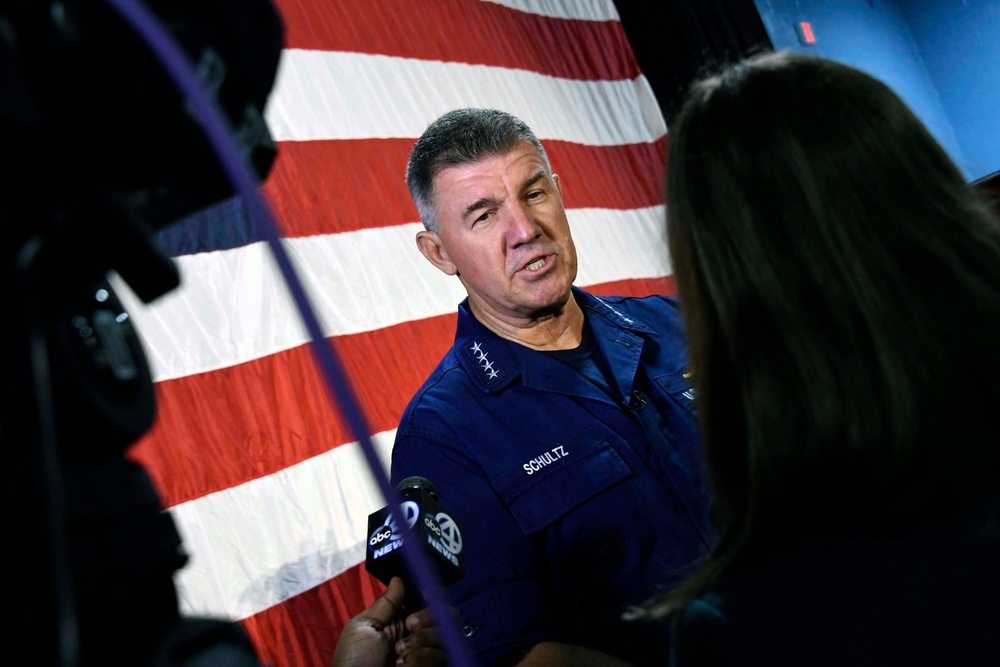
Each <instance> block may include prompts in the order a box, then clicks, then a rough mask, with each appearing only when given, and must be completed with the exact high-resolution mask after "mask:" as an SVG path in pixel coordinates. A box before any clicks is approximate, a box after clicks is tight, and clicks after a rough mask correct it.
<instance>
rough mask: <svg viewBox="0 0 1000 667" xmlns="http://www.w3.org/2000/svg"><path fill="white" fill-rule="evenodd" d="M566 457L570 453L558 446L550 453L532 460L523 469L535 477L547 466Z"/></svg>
mask: <svg viewBox="0 0 1000 667" xmlns="http://www.w3.org/2000/svg"><path fill="white" fill-rule="evenodd" d="M564 456H569V452H567V451H566V448H565V447H563V446H562V445H556V446H555V447H553V448H552V449H550V450H549V451H547V452H545V453H544V454H542V455H541V456H536V457H535V458H533V459H531V460H530V461H528V462H527V463H525V464H524V465H522V466H521V467H522V468H524V472H526V473H528V474H529V475H533V474H534V473H536V472H538V471H539V470H541V469H542V468H544V467H545V466H547V465H552V464H553V463H555V462H556V461H558V460H559V459H561V458H563V457H564Z"/></svg>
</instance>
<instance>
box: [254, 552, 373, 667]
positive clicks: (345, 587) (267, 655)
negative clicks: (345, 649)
mask: <svg viewBox="0 0 1000 667" xmlns="http://www.w3.org/2000/svg"><path fill="white" fill-rule="evenodd" d="M383 590H385V586H383V585H382V583H381V582H380V581H378V580H377V579H375V578H374V577H372V576H371V575H370V574H368V571H367V570H365V568H364V565H363V564H362V565H357V566H355V567H352V568H351V569H349V570H347V571H346V572H343V573H341V574H339V575H338V576H336V577H334V578H333V579H331V580H329V581H327V582H325V583H323V584H321V585H319V586H316V587H315V588H312V589H310V590H308V591H306V592H304V593H300V594H299V595H296V596H295V597H293V598H289V599H288V600H285V601H284V602H282V603H281V604H277V605H275V606H273V607H271V608H270V609H267V610H265V611H262V612H260V613H259V614H254V615H253V616H251V617H249V618H247V619H244V620H243V621H241V625H242V626H243V629H244V630H246V632H247V634H248V635H249V636H250V640H251V641H252V642H253V644H254V646H255V647H256V649H257V655H258V657H259V658H260V660H261V661H262V662H263V663H264V664H266V665H269V666H271V667H301V666H302V665H329V664H330V661H331V660H333V651H334V649H336V647H337V640H338V639H339V638H340V633H341V631H342V630H343V628H344V625H345V623H346V619H350V618H351V617H352V616H354V614H356V613H357V612H358V611H359V610H361V609H364V608H365V607H367V606H368V605H370V604H371V603H372V602H374V601H375V598H377V597H378V596H379V595H381V594H382V591H383ZM303 619H309V620H308V622H303Z"/></svg>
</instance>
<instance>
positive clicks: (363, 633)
mask: <svg viewBox="0 0 1000 667" xmlns="http://www.w3.org/2000/svg"><path fill="white" fill-rule="evenodd" d="M404 592H405V591H404V589H403V582H402V580H401V579H400V578H399V577H393V578H392V579H391V580H390V581H389V586H388V587H387V588H386V589H385V592H384V593H382V595H381V596H379V597H378V598H377V599H376V600H375V601H374V602H372V603H371V604H370V605H369V606H368V608H367V609H365V610H364V611H362V612H361V613H359V614H358V615H357V616H355V617H354V618H352V619H351V620H350V621H348V622H347V625H345V626H344V630H343V632H341V633H340V639H338V640H337V648H336V650H335V651H334V653H333V662H332V663H331V667H392V666H394V665H405V666H406V667H444V665H445V664H446V660H445V653H444V648H443V646H442V645H441V642H440V637H439V635H438V630H437V626H436V625H435V622H434V619H433V616H432V614H431V612H430V610H429V609H422V610H420V611H418V612H415V613H413V614H410V616H408V617H407V618H406V623H405V626H404V623H403V619H402V617H400V615H399V610H400V608H401V607H402V605H403V596H404ZM407 630H409V634H407V632H406V631H407Z"/></svg>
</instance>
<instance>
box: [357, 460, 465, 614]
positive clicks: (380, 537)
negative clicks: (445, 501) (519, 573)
mask: <svg viewBox="0 0 1000 667" xmlns="http://www.w3.org/2000/svg"><path fill="white" fill-rule="evenodd" d="M396 493H398V494H399V498H400V503H399V510H400V514H401V515H402V516H403V519H404V520H405V521H406V528H404V529H400V527H399V526H397V525H396V521H395V519H394V518H393V516H392V513H391V512H390V511H389V507H388V506H386V507H383V508H382V509H379V510H376V511H375V512H372V513H371V514H369V515H368V550H367V552H366V554H365V569H366V570H368V572H370V573H371V574H372V575H373V576H374V577H375V578H376V579H378V580H379V581H381V582H382V583H383V584H385V585H387V586H388V585H389V581H390V580H391V579H392V577H394V576H398V577H400V578H401V579H402V580H403V585H404V587H405V588H406V593H405V599H404V601H403V610H404V616H405V615H407V614H410V613H413V612H415V611H418V610H420V609H423V608H424V607H425V606H426V604H427V602H426V600H424V597H423V595H422V594H421V592H420V591H419V589H418V582H417V581H416V578H415V577H413V576H412V574H411V572H410V568H409V567H408V566H407V564H406V562H405V560H404V558H403V553H402V551H401V548H402V546H403V542H404V540H405V539H406V538H407V537H412V539H413V544H416V545H418V547H419V548H421V549H423V551H424V553H425V554H426V555H427V556H428V559H429V560H430V563H431V569H432V571H433V572H434V574H436V575H437V577H438V580H439V581H440V582H441V583H442V584H443V585H445V586H447V585H449V584H453V583H455V582H456V581H458V580H460V579H462V577H463V576H465V568H464V562H463V560H462V558H461V554H462V526H461V524H460V523H459V522H458V520H457V519H455V518H454V517H453V516H452V515H451V514H450V513H449V512H447V511H446V510H445V509H444V507H443V506H442V505H441V501H440V500H439V499H438V494H437V489H436V488H435V487H434V484H433V483H431V481H430V480H429V479H427V478H425V477H419V476H413V477H407V478H406V479H404V480H403V481H401V482H400V483H399V484H398V485H397V486H396Z"/></svg>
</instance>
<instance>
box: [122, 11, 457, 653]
mask: <svg viewBox="0 0 1000 667" xmlns="http://www.w3.org/2000/svg"><path fill="white" fill-rule="evenodd" d="M107 3H108V4H109V5H111V6H112V7H113V8H114V9H115V10H116V11H117V12H118V13H119V14H121V15H122V17H123V18H124V19H125V21H126V22H127V23H129V24H130V25H131V26H132V27H133V29H135V31H136V32H137V33H138V34H139V35H141V36H142V37H143V38H144V39H145V41H146V42H147V44H148V45H149V46H150V48H151V49H152V51H153V53H154V54H155V55H156V56H157V57H158V58H159V60H160V63H161V64H162V65H163V67H164V69H165V70H166V71H167V72H168V73H169V74H170V76H171V78H172V79H173V80H174V84H175V85H176V86H177V88H178V90H180V91H181V92H182V93H183V94H184V97H185V98H187V100H188V102H189V103H190V104H191V106H192V108H193V110H194V111H195V112H196V113H197V117H198V120H199V121H200V122H201V124H202V127H203V129H204V131H205V136H206V138H207V140H208V142H209V143H210V144H211V146H212V147H213V149H214V150H215V153H216V155H217V156H218V158H219V161H220V162H221V163H222V167H223V168H224V169H225V171H226V173H227V175H228V176H229V180H230V182H231V183H232V184H233V187H234V188H235V189H236V191H237V192H238V193H239V194H240V195H241V196H242V197H243V199H244V201H245V202H246V204H247V206H248V208H249V210H250V215H251V218H252V219H253V220H254V221H255V222H256V223H257V224H259V225H260V227H261V230H262V231H263V233H264V235H265V238H266V239H267V243H268V246H269V247H270V248H271V252H272V253H273V254H274V257H275V259H276V260H277V262H278V266H279V268H280V269H281V272H282V274H283V275H284V277H285V281H286V282H287V284H288V288H289V290H290V291H291V293H292V297H293V298H294V300H295V304H296V306H297V307H298V310H299V314H300V315H301V316H302V319H303V321H304V322H305V325H306V328H307V329H308V331H309V336H310V338H311V339H312V349H313V352H314V354H315V355H316V357H317V362H318V363H319V365H320V369H321V370H322V371H323V376H324V378H325V380H326V383H327V389H328V390H329V391H330V393H331V398H333V397H336V401H337V402H339V405H340V410H341V413H342V415H343V416H344V417H345V418H346V420H347V422H348V424H349V425H350V428H351V433H352V434H353V435H354V437H355V438H356V439H357V440H358V442H359V443H361V448H362V450H363V451H364V453H365V458H366V459H367V461H368V467H369V468H370V469H371V472H372V475H373V476H374V477H375V479H376V481H377V482H378V485H379V488H380V489H381V491H382V496H383V497H384V498H385V500H386V504H387V505H388V506H389V511H390V512H391V514H392V516H393V518H394V519H395V521H396V524H397V525H399V526H404V525H407V524H406V519H405V518H404V517H403V516H402V513H401V512H400V510H399V503H398V502H396V501H395V500H393V499H395V498H396V493H395V490H394V489H393V488H392V485H391V483H390V482H389V479H388V477H386V475H385V472H384V471H383V470H382V464H381V461H379V458H378V454H377V453H376V452H375V447H374V446H373V445H372V443H371V440H370V438H369V436H368V424H367V422H366V420H365V417H364V414H363V413H362V410H361V407H360V405H359V404H358V401H357V398H356V397H355V395H354V392H353V391H352V388H351V386H350V383H349V382H347V380H346V377H345V374H344V372H343V370H342V367H341V364H340V361H339V359H338V357H337V355H336V353H335V351H334V349H333V346H332V345H330V344H329V343H328V342H327V341H326V339H325V338H324V336H323V332H322V330H321V329H320V326H319V320H318V319H317V318H316V315H315V312H314V311H313V309H312V306H311V305H310V303H309V300H308V298H307V297H306V293H305V290H304V289H303V287H302V282H301V281H300V280H299V277H298V275H297V274H296V273H295V268H294V267H293V266H292V262H291V260H290V259H289V257H288V254H287V252H286V251H285V247H284V246H283V245H282V244H281V239H280V237H279V233H278V229H277V225H276V224H275V221H274V215H273V214H272V213H271V209H270V206H268V204H267V202H266V201H265V200H264V198H263V197H262V196H261V195H260V193H259V192H258V187H259V183H258V182H257V179H256V177H255V176H254V175H253V174H252V173H251V172H250V170H249V168H248V167H247V166H246V164H244V162H243V159H242V158H241V157H240V154H239V150H238V148H237V146H236V145H235V142H234V141H233V138H232V136H231V135H230V132H229V130H228V128H227V124H226V122H225V121H224V120H223V115H222V112H221V111H220V110H219V108H218V106H217V105H216V104H215V102H214V100H212V98H211V97H209V95H208V94H207V93H206V92H205V91H204V89H203V88H202V86H201V83H200V82H199V81H198V77H197V75H196V74H195V71H194V68H193V67H192V66H191V63H190V61H189V60H188V58H187V55H186V54H185V53H184V51H183V50H182V49H181V48H180V47H179V46H178V45H177V44H176V42H175V41H174V39H173V38H172V37H171V36H170V34H169V33H168V32H167V31H166V30H165V29H164V28H163V27H162V26H161V25H160V22H159V20H158V19H157V18H156V16H155V15H154V14H152V13H151V12H150V11H149V9H147V8H146V6H145V5H144V4H143V3H142V2H140V0H107ZM414 544H415V542H414V541H413V540H405V541H404V542H403V557H404V560H405V562H406V564H407V565H408V566H409V568H410V570H411V571H412V572H413V573H414V575H415V576H416V579H417V581H416V582H409V585H410V586H412V585H414V583H415V584H416V585H418V586H419V587H420V589H421V590H423V591H424V592H425V594H426V596H427V598H428V599H427V602H428V604H429V606H430V608H431V610H432V611H433V612H434V617H435V620H436V622H437V625H438V627H439V629H440V630H441V638H442V639H443V640H444V648H445V650H446V652H447V655H448V657H449V659H450V661H451V664H454V665H456V666H457V667H473V665H474V663H473V662H472V660H471V657H470V656H469V653H468V649H467V648H466V645H465V642H464V640H463V639H462V637H461V636H460V635H459V633H458V630H457V628H456V627H455V623H454V622H453V620H452V617H451V614H450V613H449V612H448V609H447V608H446V607H445V606H444V599H443V597H442V594H441V587H440V583H439V582H438V581H437V578H436V577H435V576H434V575H433V573H432V570H431V564H430V560H429V559H428V557H427V555H426V554H424V553H423V552H422V551H421V550H420V549H419V548H416V547H415V546H414Z"/></svg>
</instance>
